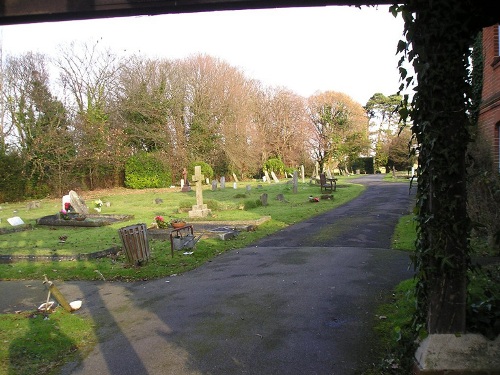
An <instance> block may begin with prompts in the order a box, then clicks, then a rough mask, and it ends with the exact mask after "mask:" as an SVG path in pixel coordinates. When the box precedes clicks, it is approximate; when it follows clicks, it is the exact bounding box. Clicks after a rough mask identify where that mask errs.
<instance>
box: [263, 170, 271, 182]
mask: <svg viewBox="0 0 500 375" xmlns="http://www.w3.org/2000/svg"><path fill="white" fill-rule="evenodd" d="M264 175H265V177H266V179H265V180H264V182H266V181H267V182H269V183H271V178H270V177H269V172H267V171H264Z"/></svg>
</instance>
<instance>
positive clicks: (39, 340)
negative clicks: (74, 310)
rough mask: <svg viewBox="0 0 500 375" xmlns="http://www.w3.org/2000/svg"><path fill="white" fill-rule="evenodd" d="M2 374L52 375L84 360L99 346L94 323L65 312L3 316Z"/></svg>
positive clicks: (0, 320)
mask: <svg viewBox="0 0 500 375" xmlns="http://www.w3.org/2000/svg"><path fill="white" fill-rule="evenodd" d="M0 340H1V342H2V345H0V374H9V375H31V374H50V373H53V372H54V370H55V369H56V368H57V367H59V366H60V365H62V364H63V363H66V362H68V361H71V360H78V358H81V357H83V356H84V355H85V354H86V353H87V352H88V351H89V350H90V349H91V348H92V347H93V346H94V345H95V343H96V342H97V338H96V336H95V333H94V329H93V325H92V322H91V321H89V320H87V319H83V318H81V317H79V316H76V315H72V314H70V313H68V312H66V311H64V310H62V309H57V310H56V311H55V312H54V313H52V314H50V315H48V316H44V315H43V314H38V313H32V314H25V313H23V314H3V315H2V314H0Z"/></svg>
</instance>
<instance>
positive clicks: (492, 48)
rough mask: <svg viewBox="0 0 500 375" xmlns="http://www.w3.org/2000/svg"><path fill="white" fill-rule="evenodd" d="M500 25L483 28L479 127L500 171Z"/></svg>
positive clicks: (496, 167)
mask: <svg viewBox="0 0 500 375" xmlns="http://www.w3.org/2000/svg"><path fill="white" fill-rule="evenodd" d="M499 29H500V25H498V24H497V25H494V26H490V27H486V28H484V29H483V57H484V63H483V66H484V71H483V92H482V95H481V96H482V101H481V107H480V111H479V128H480V130H481V132H482V133H483V134H485V135H486V137H485V138H486V139H487V140H488V141H489V142H490V147H491V152H492V155H493V161H494V163H495V164H494V165H495V169H496V170H498V171H499V172H500V152H499V151H500V141H499V128H500V39H499V36H498V34H499V31H500V30H499Z"/></svg>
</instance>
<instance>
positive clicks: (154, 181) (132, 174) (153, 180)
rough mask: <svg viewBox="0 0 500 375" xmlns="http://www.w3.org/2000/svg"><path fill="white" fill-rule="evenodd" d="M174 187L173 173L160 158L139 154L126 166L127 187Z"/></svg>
mask: <svg viewBox="0 0 500 375" xmlns="http://www.w3.org/2000/svg"><path fill="white" fill-rule="evenodd" d="M170 185H172V173H171V171H170V170H169V168H168V167H167V166H166V165H165V164H164V163H162V162H161V159H160V158H159V156H157V155H155V154H152V153H147V152H139V153H137V154H136V155H134V156H131V157H130V158H129V159H128V160H127V162H126V164H125V186H126V187H128V188H132V189H145V188H162V187H167V186H170Z"/></svg>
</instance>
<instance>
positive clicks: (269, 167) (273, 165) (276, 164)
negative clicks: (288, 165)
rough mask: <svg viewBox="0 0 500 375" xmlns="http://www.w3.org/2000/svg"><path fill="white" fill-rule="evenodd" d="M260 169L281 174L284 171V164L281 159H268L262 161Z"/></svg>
mask: <svg viewBox="0 0 500 375" xmlns="http://www.w3.org/2000/svg"><path fill="white" fill-rule="evenodd" d="M262 169H263V170H265V171H268V172H272V171H273V172H274V173H276V174H279V175H282V174H283V173H284V172H285V164H284V163H283V162H282V161H281V159H277V158H274V159H269V160H268V161H266V162H265V163H264V165H263V167H262Z"/></svg>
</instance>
